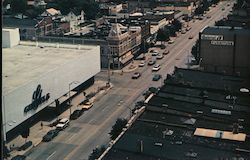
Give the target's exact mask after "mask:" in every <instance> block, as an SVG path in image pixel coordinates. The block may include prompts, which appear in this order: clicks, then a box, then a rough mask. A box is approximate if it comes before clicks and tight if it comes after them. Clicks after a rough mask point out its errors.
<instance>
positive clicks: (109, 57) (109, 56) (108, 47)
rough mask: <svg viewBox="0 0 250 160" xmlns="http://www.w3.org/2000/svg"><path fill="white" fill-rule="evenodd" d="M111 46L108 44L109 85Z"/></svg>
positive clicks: (108, 83)
mask: <svg viewBox="0 0 250 160" xmlns="http://www.w3.org/2000/svg"><path fill="white" fill-rule="evenodd" d="M110 51H111V50H110V47H109V44H108V82H107V86H109V85H110Z"/></svg>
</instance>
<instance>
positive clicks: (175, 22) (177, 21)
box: [172, 19, 182, 31]
mask: <svg viewBox="0 0 250 160" xmlns="http://www.w3.org/2000/svg"><path fill="white" fill-rule="evenodd" d="M172 24H173V26H174V29H175V31H179V30H180V29H181V28H182V23H181V22H180V21H179V20H177V19H174V21H173V23H172Z"/></svg>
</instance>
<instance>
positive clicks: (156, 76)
mask: <svg viewBox="0 0 250 160" xmlns="http://www.w3.org/2000/svg"><path fill="white" fill-rule="evenodd" d="M159 79H161V75H160V74H155V75H154V76H153V79H152V80H153V81H158V80H159Z"/></svg>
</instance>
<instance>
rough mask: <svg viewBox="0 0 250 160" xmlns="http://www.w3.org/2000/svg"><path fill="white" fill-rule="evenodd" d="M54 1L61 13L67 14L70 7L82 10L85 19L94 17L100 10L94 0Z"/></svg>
mask: <svg viewBox="0 0 250 160" xmlns="http://www.w3.org/2000/svg"><path fill="white" fill-rule="evenodd" d="M55 3H56V4H57V5H58V9H60V11H61V12H62V14H67V13H69V12H70V10H72V9H74V10H77V11H81V10H83V11H84V12H85V14H86V17H87V19H95V18H96V17H97V16H98V15H99V12H100V8H99V5H98V3H97V2H95V1H94V0H84V1H83V0H56V1H55Z"/></svg>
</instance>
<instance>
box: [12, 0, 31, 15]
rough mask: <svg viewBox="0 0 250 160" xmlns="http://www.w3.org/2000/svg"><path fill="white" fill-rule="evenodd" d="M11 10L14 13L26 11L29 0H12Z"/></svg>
mask: <svg viewBox="0 0 250 160" xmlns="http://www.w3.org/2000/svg"><path fill="white" fill-rule="evenodd" d="M10 7H11V11H12V12H13V13H22V14H23V13H25V11H26V9H27V7H28V5H27V0H12V1H11V2H10Z"/></svg>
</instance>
